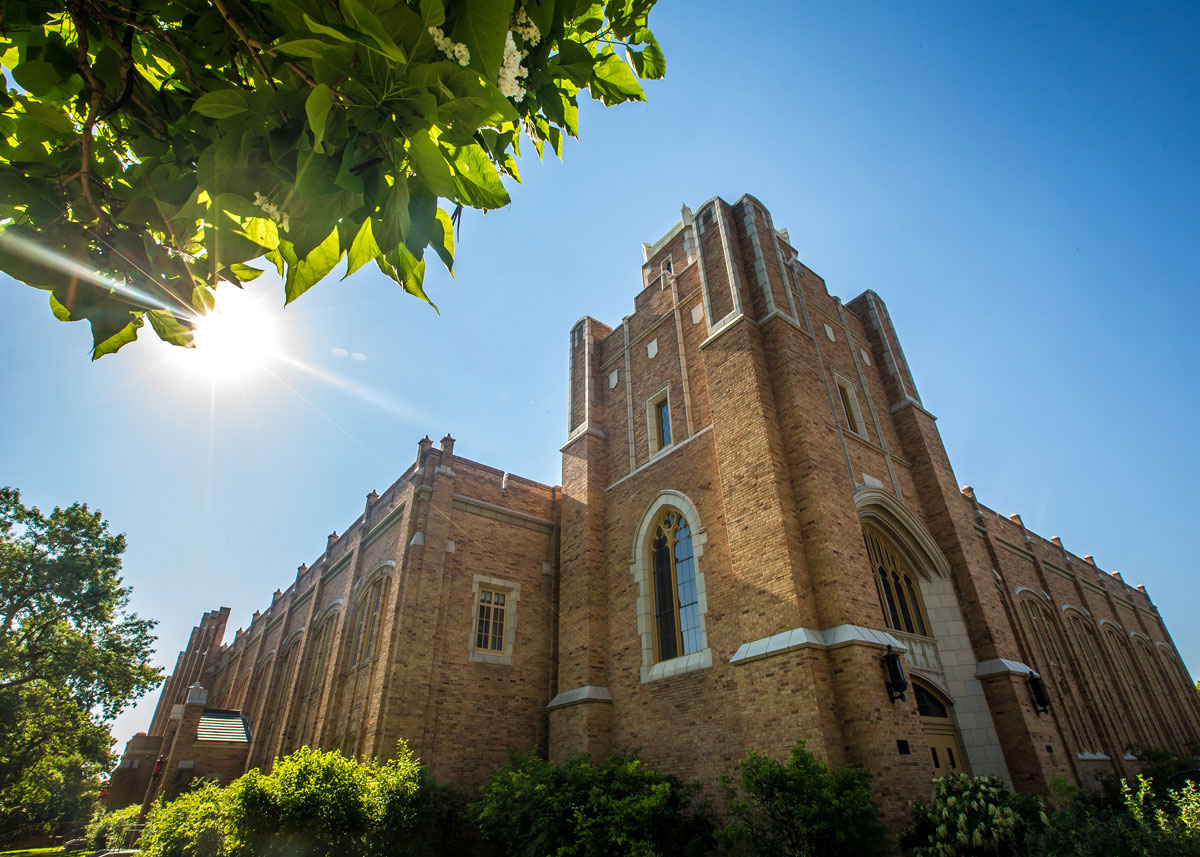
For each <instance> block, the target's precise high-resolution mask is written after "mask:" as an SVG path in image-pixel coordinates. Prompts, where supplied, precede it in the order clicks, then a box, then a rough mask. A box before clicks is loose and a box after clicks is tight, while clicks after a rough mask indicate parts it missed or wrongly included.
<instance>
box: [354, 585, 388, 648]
mask: <svg viewBox="0 0 1200 857" xmlns="http://www.w3.org/2000/svg"><path fill="white" fill-rule="evenodd" d="M386 583H387V579H386V578H384V577H380V578H379V579H378V580H376V581H375V582H374V583H373V584H372V585H371V589H370V591H369V592H367V594H366V595H365V596H364V597H363V598H362V600H361V601H359V608H358V623H357V625H356V627H355V629H354V654H353V656H352V657H351V658H350V666H355V665H357V664H363V663H366V662H367V661H368V660H370V659H371V652H372V651H373V650H374V646H375V631H376V626H377V625H378V624H379V606H380V603H381V602H382V601H383V588H384V585H385V584H386Z"/></svg>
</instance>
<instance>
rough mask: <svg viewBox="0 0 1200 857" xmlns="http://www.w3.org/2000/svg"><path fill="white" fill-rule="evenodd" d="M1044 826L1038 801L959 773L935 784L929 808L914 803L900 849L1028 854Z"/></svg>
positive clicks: (942, 854) (957, 854) (923, 853)
mask: <svg viewBox="0 0 1200 857" xmlns="http://www.w3.org/2000/svg"><path fill="white" fill-rule="evenodd" d="M1045 822H1046V814H1045V811H1044V809H1043V807H1042V803H1041V801H1040V800H1039V799H1038V798H1036V797H1033V796H1031V795H1014V794H1013V793H1012V792H1010V791H1008V789H1007V788H1005V786H1004V784H1003V783H1001V782H1000V780H998V779H996V778H995V777H969V776H967V775H966V774H955V775H953V776H949V777H940V778H939V779H936V780H934V781H933V800H932V801H931V803H930V804H929V805H925V804H922V803H916V804H914V805H913V808H912V827H910V828H909V829H908V830H907V831H905V832H904V833H903V834H902V835H901V837H900V845H901V847H903V848H904V849H905V850H906V852H907V853H909V854H911V855H913V857H975V855H989V857H991V855H1001V857H1003V855H1017V854H1021V855H1025V854H1029V853H1030V851H1029V850H1028V849H1027V848H1026V840H1027V838H1028V837H1029V836H1030V835H1031V834H1032V833H1034V832H1036V831H1037V830H1039V829H1040V826H1041V825H1042V824H1045ZM1114 853H1120V852H1114Z"/></svg>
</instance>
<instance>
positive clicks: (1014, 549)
mask: <svg viewBox="0 0 1200 857" xmlns="http://www.w3.org/2000/svg"><path fill="white" fill-rule="evenodd" d="M995 538H996V544H998V545H1000V547H1002V548H1004V549H1005V550H1006V551H1009V552H1010V553H1015V554H1016V555H1017V556H1019V557H1022V558H1024V559H1027V560H1029V561H1030V562H1032V561H1033V560H1034V559H1035V557H1034V555H1033V553H1032V552H1031V551H1028V550H1026V549H1025V548H1023V547H1021V546H1020V545H1015V544H1013V543H1012V542H1010V541H1008V539H1005V538H1002V537H1001V536H996V537H995Z"/></svg>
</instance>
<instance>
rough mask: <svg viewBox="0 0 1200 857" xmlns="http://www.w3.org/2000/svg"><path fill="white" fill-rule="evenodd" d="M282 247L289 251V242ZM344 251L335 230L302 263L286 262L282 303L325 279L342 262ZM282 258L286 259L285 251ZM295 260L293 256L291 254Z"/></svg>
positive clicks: (290, 300) (291, 299)
mask: <svg viewBox="0 0 1200 857" xmlns="http://www.w3.org/2000/svg"><path fill="white" fill-rule="evenodd" d="M281 246H282V247H286V248H287V249H288V251H290V248H291V244H290V242H284V244H283V245H281ZM344 252H345V251H344V250H343V249H342V247H341V243H340V241H339V240H338V231H337V229H336V228H335V229H334V230H333V231H332V232H330V233H329V237H328V238H326V239H325V240H324V241H322V242H321V243H320V244H318V245H317V246H316V248H315V249H314V250H313V251H312V252H311V253H309V254H308V256H306V257H305V258H304V259H303V260H302V261H292V260H288V271H287V278H286V279H285V280H284V295H285V298H286V299H285V301H284V303H289V304H290V303H291V302H292V301H294V300H295V299H296V298H298V297H300V296H301V295H302V294H304V293H305V292H307V291H308V290H309V289H311V288H312V287H313V286H315V285H316V284H317V283H319V282H321V280H323V279H325V277H326V275H328V274H329V272H330V271H332V270H333V269H334V268H335V267H336V266H337V263H338V262H340V261H341V260H342V254H343V253H344ZM284 258H285V259H286V258H287V251H285V253H284ZM292 258H293V259H295V254H294V253H293V254H292Z"/></svg>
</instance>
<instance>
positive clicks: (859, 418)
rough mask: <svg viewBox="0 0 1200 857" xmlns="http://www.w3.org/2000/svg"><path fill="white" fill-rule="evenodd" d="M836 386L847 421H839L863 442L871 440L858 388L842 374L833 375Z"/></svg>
mask: <svg viewBox="0 0 1200 857" xmlns="http://www.w3.org/2000/svg"><path fill="white" fill-rule="evenodd" d="M833 381H834V385H835V386H836V387H837V389H838V401H839V403H840V404H841V406H842V413H843V415H844V416H845V421H844V422H843V421H842V420H838V422H839V423H840V424H842V425H843V426H844V427H845V429H846V431H848V432H850V433H851V434H852V435H854V436H855V437H861V438H862V439H863V440H870V437H869V436H868V435H867V421H866V420H865V419H863V413H862V407H861V406H860V405H859V403H858V386H857V385H856V384H855V383H854V382H853V381H851V380H850V379H849V378H847V377H846V376H845V375H843V374H841V373H840V372H836V371H835V372H834V373H833Z"/></svg>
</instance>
